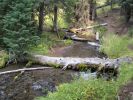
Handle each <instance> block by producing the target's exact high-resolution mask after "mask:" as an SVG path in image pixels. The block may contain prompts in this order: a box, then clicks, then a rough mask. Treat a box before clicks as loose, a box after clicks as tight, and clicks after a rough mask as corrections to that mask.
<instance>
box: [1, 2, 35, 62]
mask: <svg viewBox="0 0 133 100" xmlns="http://www.w3.org/2000/svg"><path fill="white" fill-rule="evenodd" d="M8 1H10V0H8ZM34 4H35V0H14V1H12V3H11V4H8V5H10V9H9V11H8V13H7V14H5V16H4V17H3V18H2V22H3V23H2V31H3V33H4V37H3V42H4V45H5V47H6V48H7V51H8V52H9V54H10V55H11V59H17V60H18V59H21V58H23V57H24V54H25V52H26V51H27V50H28V48H29V47H30V46H31V45H32V44H35V43H36V40H37V36H35V33H36V27H35V24H33V23H34V20H33V18H32V13H33V7H34Z"/></svg>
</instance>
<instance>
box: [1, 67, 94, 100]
mask: <svg viewBox="0 0 133 100" xmlns="http://www.w3.org/2000/svg"><path fill="white" fill-rule="evenodd" d="M36 67H37V66H36ZM38 67H40V66H38ZM80 76H81V77H83V78H85V79H88V78H89V76H91V74H87V73H85V72H76V71H72V70H66V71H62V70H61V69H54V68H49V69H44V70H36V71H26V72H24V73H23V74H20V73H13V74H6V75H1V76H0V100H33V99H34V98H35V97H37V96H46V95H47V93H48V91H51V92H54V91H55V90H56V86H58V85H59V84H61V83H69V82H71V81H72V80H74V79H75V78H79V77H80ZM92 76H93V77H95V73H94V74H92Z"/></svg>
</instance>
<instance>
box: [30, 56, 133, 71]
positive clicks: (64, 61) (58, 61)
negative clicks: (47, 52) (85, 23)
mask: <svg viewBox="0 0 133 100" xmlns="http://www.w3.org/2000/svg"><path fill="white" fill-rule="evenodd" d="M31 60H32V61H33V62H35V63H37V64H41V65H48V66H56V67H61V68H63V69H64V70H65V69H66V68H72V69H80V68H81V67H82V68H83V67H86V68H95V69H103V68H104V69H106V68H107V69H117V68H118V67H119V65H120V64H121V63H131V62H132V61H133V59H132V58H129V57H125V58H118V59H101V58H72V57H48V56H42V55H33V56H32V57H31Z"/></svg>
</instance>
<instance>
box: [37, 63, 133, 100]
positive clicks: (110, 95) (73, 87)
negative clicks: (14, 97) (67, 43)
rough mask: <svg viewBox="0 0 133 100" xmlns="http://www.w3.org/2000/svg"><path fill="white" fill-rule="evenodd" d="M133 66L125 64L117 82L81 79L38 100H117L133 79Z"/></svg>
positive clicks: (60, 87)
mask: <svg viewBox="0 0 133 100" xmlns="http://www.w3.org/2000/svg"><path fill="white" fill-rule="evenodd" d="M132 66H133V64H123V65H122V66H121V69H120V75H119V77H118V80H117V81H105V80H103V79H90V80H83V79H79V80H75V81H74V82H72V83H71V84H68V83H66V84H62V85H60V86H59V87H58V89H57V92H55V93H49V95H48V96H47V97H39V98H37V99H36V100H116V98H117V95H118V91H119V89H120V87H121V86H123V85H125V84H126V83H127V82H128V81H129V80H131V78H132V77H133V73H132V71H133V67H132Z"/></svg>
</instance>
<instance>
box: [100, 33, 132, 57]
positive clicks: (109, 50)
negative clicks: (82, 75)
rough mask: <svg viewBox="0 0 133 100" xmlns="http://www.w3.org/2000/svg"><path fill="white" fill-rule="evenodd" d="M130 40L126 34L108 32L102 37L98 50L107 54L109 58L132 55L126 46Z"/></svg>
mask: <svg viewBox="0 0 133 100" xmlns="http://www.w3.org/2000/svg"><path fill="white" fill-rule="evenodd" d="M131 41H132V40H131V39H130V38H129V37H127V36H118V35H115V34H108V35H107V36H105V37H103V40H102V46H101V48H100V51H101V52H104V53H105V54H107V55H108V57H109V58H118V57H121V56H133V52H132V51H131V50H130V49H129V48H128V46H129V44H130V42H131Z"/></svg>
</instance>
